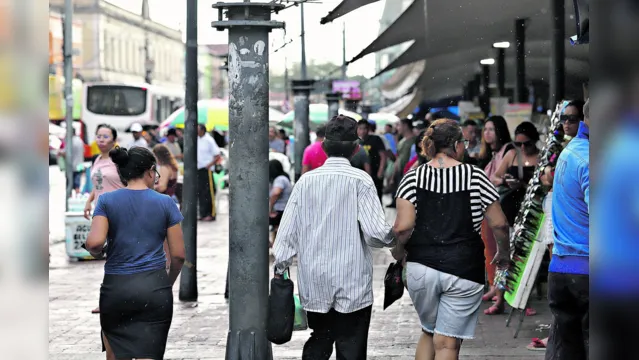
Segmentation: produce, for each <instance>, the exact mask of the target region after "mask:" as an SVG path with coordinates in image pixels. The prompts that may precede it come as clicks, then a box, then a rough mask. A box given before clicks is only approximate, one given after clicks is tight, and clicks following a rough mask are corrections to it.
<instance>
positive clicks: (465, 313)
mask: <svg viewBox="0 0 639 360" xmlns="http://www.w3.org/2000/svg"><path fill="white" fill-rule="evenodd" d="M406 288H407V289H408V294H409V295H410V298H411V300H412V301H413V305H414V306H415V310H417V314H418V315H419V321H420V323H421V325H422V329H423V330H424V331H425V332H428V333H431V334H433V333H435V334H439V335H444V336H448V337H453V338H457V339H472V338H474V336H475V328H476V327H477V319H478V318H479V308H480V306H481V297H482V295H484V284H479V283H476V282H474V281H470V280H466V279H462V278H460V277H458V276H455V275H451V274H447V273H445V272H441V271H438V270H435V269H432V268H429V267H427V266H424V265H422V264H419V263H415V262H408V263H406Z"/></svg>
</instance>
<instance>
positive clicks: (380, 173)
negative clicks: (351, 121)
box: [357, 120, 386, 201]
mask: <svg viewBox="0 0 639 360" xmlns="http://www.w3.org/2000/svg"><path fill="white" fill-rule="evenodd" d="M371 127H372V126H371V124H370V123H369V122H368V121H366V120H360V121H359V122H358V123H357V136H359V138H360V139H362V140H361V146H362V147H363V148H364V150H366V153H367V154H368V157H369V159H370V167H371V177H372V178H373V182H374V183H375V189H377V196H378V197H379V199H380V201H381V200H382V195H383V190H384V170H386V146H385V145H384V142H383V141H382V139H381V138H380V137H379V136H377V135H375V134H374V133H373V134H371V130H372V129H371Z"/></svg>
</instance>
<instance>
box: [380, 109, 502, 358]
mask: <svg viewBox="0 0 639 360" xmlns="http://www.w3.org/2000/svg"><path fill="white" fill-rule="evenodd" d="M465 145H466V141H465V140H464V138H463V136H462V129H461V127H460V126H459V124H458V123H457V122H456V121H454V120H449V119H441V120H437V121H435V122H433V123H432V125H431V126H430V127H429V128H428V130H427V132H426V134H425V136H424V140H423V142H422V148H423V150H424V155H425V156H427V157H428V158H429V159H430V161H429V162H428V163H426V164H424V165H421V166H419V167H418V168H417V169H414V170H411V171H409V172H408V173H407V174H406V175H405V176H404V178H403V179H402V181H401V183H400V185H399V189H398V191H397V218H396V220H395V225H394V227H393V228H394V230H395V232H396V233H397V234H398V245H397V246H396V247H395V248H394V249H393V251H392V253H393V257H394V258H395V259H397V260H402V259H405V261H406V287H407V289H408V293H409V295H410V297H411V299H412V301H413V305H414V306H415V309H416V310H417V313H418V315H419V319H420V323H421V326H422V335H421V337H420V339H419V342H418V344H417V350H416V355H415V358H416V359H458V358H459V349H460V347H461V341H462V340H463V339H472V338H473V337H474V334H475V328H476V326H477V319H478V316H479V308H480V305H481V297H482V294H483V290H484V280H485V273H484V245H483V243H482V240H481V236H480V230H481V223H482V221H483V219H484V216H485V217H486V218H487V219H488V222H489V224H490V226H491V228H492V229H493V231H494V233H495V239H496V240H497V243H498V245H499V251H498V253H497V255H496V256H495V258H494V261H495V263H496V264H497V265H498V266H500V267H506V266H507V265H508V263H509V260H510V249H509V246H510V245H509V239H508V223H507V221H506V217H505V216H504V214H503V212H502V211H501V207H500V205H499V201H498V200H499V195H498V194H497V190H496V189H495V187H494V186H493V185H492V184H491V183H490V181H489V180H488V177H487V176H486V174H485V173H484V172H483V171H482V170H481V169H479V168H477V167H475V166H472V165H469V164H463V163H461V162H460V160H461V159H462V158H463V155H464V148H465Z"/></svg>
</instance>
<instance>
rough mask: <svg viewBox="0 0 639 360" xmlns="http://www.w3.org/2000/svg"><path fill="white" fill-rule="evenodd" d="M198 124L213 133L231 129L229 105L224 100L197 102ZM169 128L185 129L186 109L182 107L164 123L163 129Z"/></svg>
mask: <svg viewBox="0 0 639 360" xmlns="http://www.w3.org/2000/svg"><path fill="white" fill-rule="evenodd" d="M197 122H198V124H203V125H206V130H208V131H211V130H213V128H215V129H217V130H221V131H224V130H228V129H229V105H228V102H226V101H224V100H222V99H207V100H200V101H198V102H197ZM167 127H176V128H184V107H181V108H179V109H177V110H175V112H173V114H171V115H169V117H168V118H167V119H166V120H164V121H163V122H162V124H161V125H160V128H161V129H164V128H167Z"/></svg>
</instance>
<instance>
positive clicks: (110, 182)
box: [84, 124, 125, 314]
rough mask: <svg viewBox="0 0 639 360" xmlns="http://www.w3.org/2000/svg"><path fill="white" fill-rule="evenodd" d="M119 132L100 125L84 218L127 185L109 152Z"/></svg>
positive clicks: (98, 309) (95, 312)
mask: <svg viewBox="0 0 639 360" xmlns="http://www.w3.org/2000/svg"><path fill="white" fill-rule="evenodd" d="M117 138H118V132H117V131H116V130H115V128H113V127H112V126H111V125H107V124H100V125H98V127H97V130H96V132H95V139H96V144H97V146H98V149H100V155H98V156H97V157H96V159H95V160H94V161H93V165H91V184H92V185H93V186H92V190H91V194H90V195H89V198H88V199H87V202H86V204H85V205H84V218H85V219H87V220H90V218H91V210H92V207H93V204H94V203H97V202H98V200H99V199H100V196H102V195H103V194H105V193H108V192H111V191H114V190H117V189H121V188H123V187H124V186H125V185H124V184H123V183H122V179H121V178H120V175H119V174H118V168H117V166H116V165H115V163H113V160H111V157H110V156H109V152H110V151H111V150H112V149H113V148H114V146H115V140H116V139H117ZM91 312H92V313H93V314H99V313H100V307H97V308H95V309H93V310H92V311H91Z"/></svg>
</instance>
